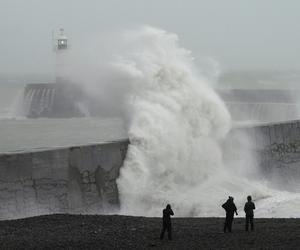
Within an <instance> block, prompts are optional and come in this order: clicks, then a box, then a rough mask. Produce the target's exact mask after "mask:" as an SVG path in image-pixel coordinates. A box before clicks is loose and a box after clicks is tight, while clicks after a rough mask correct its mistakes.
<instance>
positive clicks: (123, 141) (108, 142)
mask: <svg viewBox="0 0 300 250" xmlns="http://www.w3.org/2000/svg"><path fill="white" fill-rule="evenodd" d="M115 143H129V139H128V138H123V139H119V140H112V141H103V142H92V143H86V144H77V145H66V146H54V147H41V148H30V149H24V150H16V151H4V152H0V156H3V155H15V154H26V153H36V152H46V151H55V150H64V149H72V148H78V147H92V146H100V145H106V144H115Z"/></svg>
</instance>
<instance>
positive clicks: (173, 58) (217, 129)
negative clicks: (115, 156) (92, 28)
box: [69, 27, 300, 217]
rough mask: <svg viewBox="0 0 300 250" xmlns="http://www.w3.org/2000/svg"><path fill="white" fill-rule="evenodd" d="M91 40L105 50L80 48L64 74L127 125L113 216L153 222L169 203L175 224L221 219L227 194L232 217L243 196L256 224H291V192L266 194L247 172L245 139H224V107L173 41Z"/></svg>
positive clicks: (138, 37) (141, 33)
mask: <svg viewBox="0 0 300 250" xmlns="http://www.w3.org/2000/svg"><path fill="white" fill-rule="evenodd" d="M101 37H106V39H107V40H108V41H110V40H111V42H110V43H109V45H108V46H107V45H105V43H103V42H100V43H96V44H94V45H93V46H92V45H91V46H85V48H86V47H88V48H89V51H83V50H82V47H80V48H81V49H80V53H78V54H76V55H75V56H74V57H73V58H71V59H72V60H70V66H71V69H70V70H69V73H70V78H71V80H72V82H77V83H78V84H80V86H82V87H83V88H84V89H85V90H86V91H87V92H88V93H90V95H91V97H92V99H93V100H95V99H99V100H100V103H101V105H100V106H99V107H100V108H103V107H105V108H106V109H108V111H109V112H110V113H111V114H122V113H123V117H124V119H125V120H126V121H127V124H128V136H129V139H130V145H129V148H128V153H127V156H126V160H125V162H124V165H123V167H122V168H121V170H120V177H119V179H118V180H117V183H118V190H119V193H120V203H121V211H120V213H121V214H131V215H143V216H159V215H161V209H162V208H163V207H165V205H166V204H167V203H171V204H172V206H173V207H174V210H175V211H176V212H175V213H176V215H177V216H222V215H224V211H223V209H222V208H221V204H222V203H223V202H224V201H225V200H226V198H227V196H228V195H233V196H234V197H235V201H236V204H237V206H238V209H239V212H241V210H242V209H243V203H244V202H245V199H246V197H247V195H249V194H251V195H252V197H253V198H254V200H255V202H256V205H257V209H256V212H255V213H256V216H260V217H290V216H291V215H292V216H296V217H297V216H300V213H299V212H297V211H298V210H299V209H298V206H297V204H299V202H300V198H299V194H298V193H294V194H293V193H289V192H280V191H278V190H274V189H270V188H268V185H267V184H266V182H265V180H263V179H262V178H263V177H262V176H259V174H257V173H256V167H255V164H256V159H255V156H253V155H252V153H251V151H252V150H251V149H252V148H253V146H254V148H255V145H251V143H252V142H251V140H249V137H248V136H247V135H246V136H245V135H241V134H238V135H237V134H235V135H236V136H237V138H234V136H232V135H231V134H228V130H230V129H231V120H230V116H229V114H228V111H227V109H226V107H225V105H224V103H223V102H222V100H220V98H219V97H218V96H217V95H216V94H215V92H214V91H213V90H212V88H211V82H209V83H208V82H207V81H206V80H205V79H204V78H203V77H202V76H201V74H202V73H203V71H202V70H199V71H198V69H197V70H196V69H195V68H196V67H195V66H194V62H193V58H192V56H191V53H190V52H189V51H188V50H186V49H183V48H181V47H180V46H179V45H178V38H177V36H176V35H175V34H171V33H167V32H165V31H163V30H160V29H156V28H152V27H142V28H140V29H136V30H131V31H126V32H124V33H123V35H122V36H112V37H113V39H112V38H110V36H103V35H102V36H101ZM93 41H95V40H94V39H93ZM91 51H92V53H88V52H91ZM199 72H200V73H201V74H200V73H199ZM206 72H207V71H206ZM206 78H207V77H206ZM213 78H214V77H211V79H213ZM228 138H229V139H230V140H229V141H230V143H228ZM224 149H226V150H224ZM287 202H288V203H287ZM289 204H290V205H289ZM240 215H241V216H243V213H240Z"/></svg>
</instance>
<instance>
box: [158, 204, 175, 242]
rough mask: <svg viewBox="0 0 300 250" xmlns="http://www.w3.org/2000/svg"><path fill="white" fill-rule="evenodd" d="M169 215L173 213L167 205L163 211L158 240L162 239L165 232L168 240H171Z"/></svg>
mask: <svg viewBox="0 0 300 250" xmlns="http://www.w3.org/2000/svg"><path fill="white" fill-rule="evenodd" d="M171 215H174V212H173V210H172V208H171V205H170V204H168V205H167V206H166V208H165V209H164V210H163V218H162V219H163V221H162V223H163V225H162V226H163V227H162V230H161V234H160V239H163V238H164V234H165V231H166V230H167V231H168V239H169V240H172V224H171Z"/></svg>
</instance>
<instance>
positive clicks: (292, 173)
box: [225, 120, 300, 192]
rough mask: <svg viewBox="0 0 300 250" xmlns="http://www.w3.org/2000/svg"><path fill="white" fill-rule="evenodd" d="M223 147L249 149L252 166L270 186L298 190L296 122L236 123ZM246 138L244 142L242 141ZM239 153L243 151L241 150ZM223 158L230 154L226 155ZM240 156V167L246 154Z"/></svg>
mask: <svg viewBox="0 0 300 250" xmlns="http://www.w3.org/2000/svg"><path fill="white" fill-rule="evenodd" d="M225 141H226V148H237V149H238V150H237V152H239V149H241V148H244V152H245V150H246V151H247V152H250V154H251V158H252V159H255V162H251V163H250V164H253V167H255V166H256V168H257V171H258V172H259V175H260V176H261V177H263V178H264V179H265V180H266V181H268V182H269V183H270V184H271V186H272V184H276V188H279V189H281V190H286V191H294V192H300V184H299V183H300V121H299V120H295V121H289V122H282V123H265V124H257V125H251V126H250V125H248V126H240V127H236V128H235V129H233V130H231V131H230V133H229V134H228V136H227V139H226V140H225ZM245 141H246V143H245ZM241 151H242V153H243V150H241ZM227 157H231V156H230V155H229V156H227ZM239 158H241V159H242V160H241V162H240V165H241V168H242V167H243V165H246V164H247V160H248V159H247V156H246V157H245V159H243V156H240V157H239Z"/></svg>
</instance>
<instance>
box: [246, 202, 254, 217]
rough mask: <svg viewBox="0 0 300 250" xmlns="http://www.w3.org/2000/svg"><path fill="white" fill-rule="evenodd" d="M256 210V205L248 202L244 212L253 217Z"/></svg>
mask: <svg viewBox="0 0 300 250" xmlns="http://www.w3.org/2000/svg"><path fill="white" fill-rule="evenodd" d="M254 209H255V205H254V203H253V202H252V201H247V202H246V203H245V206H244V211H245V213H246V215H248V216H253V210H254Z"/></svg>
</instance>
